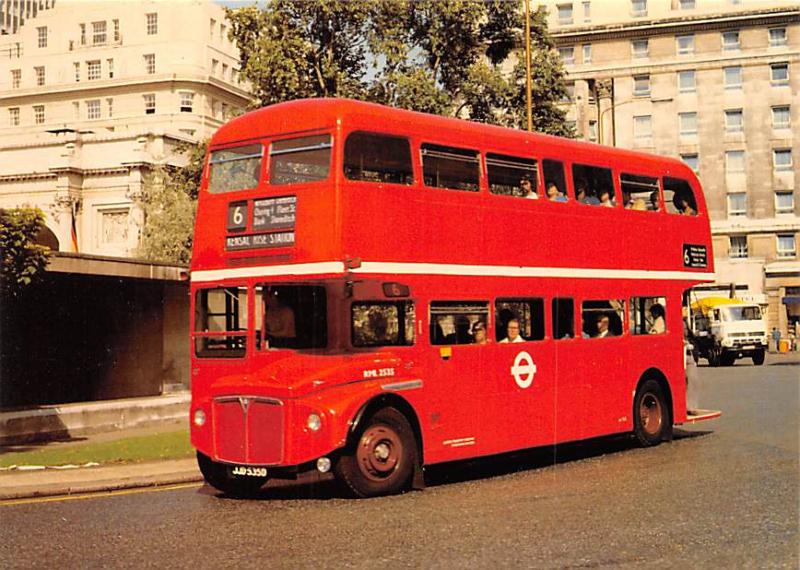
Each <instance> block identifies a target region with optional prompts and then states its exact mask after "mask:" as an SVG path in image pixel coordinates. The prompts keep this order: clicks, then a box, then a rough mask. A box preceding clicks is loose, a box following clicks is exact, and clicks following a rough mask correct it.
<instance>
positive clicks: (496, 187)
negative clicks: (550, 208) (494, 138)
mask: <svg viewBox="0 0 800 570" xmlns="http://www.w3.org/2000/svg"><path fill="white" fill-rule="evenodd" d="M538 173H539V165H538V164H537V162H536V160H534V159H532V158H519V157H516V156H504V155H502V154H487V155H486V174H487V176H488V178H489V191H490V192H491V193H492V194H501V195H503V196H519V197H522V198H539V187H538V179H539V174H538Z"/></svg>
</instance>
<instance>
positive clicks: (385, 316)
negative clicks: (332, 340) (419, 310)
mask: <svg viewBox="0 0 800 570" xmlns="http://www.w3.org/2000/svg"><path fill="white" fill-rule="evenodd" d="M351 324H352V327H353V328H352V339H353V346H409V345H412V344H414V303H412V302H411V301H398V302H395V303H387V302H368V303H353V306H352V308H351Z"/></svg>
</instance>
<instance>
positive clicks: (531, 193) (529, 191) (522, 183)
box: [519, 175, 539, 200]
mask: <svg viewBox="0 0 800 570" xmlns="http://www.w3.org/2000/svg"><path fill="white" fill-rule="evenodd" d="M519 188H520V190H522V197H523V198H527V199H529V200H538V199H539V194H537V193H536V191H535V190H534V189H533V184H531V178H530V176H527V175H526V176H523V177H522V178H520V179H519Z"/></svg>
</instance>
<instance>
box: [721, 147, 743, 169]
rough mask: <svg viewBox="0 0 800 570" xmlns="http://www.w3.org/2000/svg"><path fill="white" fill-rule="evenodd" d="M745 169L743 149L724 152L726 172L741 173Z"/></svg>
mask: <svg viewBox="0 0 800 570" xmlns="http://www.w3.org/2000/svg"><path fill="white" fill-rule="evenodd" d="M744 170H745V165H744V151H743V150H729V151H727V152H726V153H725V172H726V174H741V173H743V172H744Z"/></svg>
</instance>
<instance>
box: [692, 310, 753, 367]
mask: <svg viewBox="0 0 800 570" xmlns="http://www.w3.org/2000/svg"><path fill="white" fill-rule="evenodd" d="M690 331H691V342H692V344H693V345H694V359H695V362H696V361H697V360H698V359H699V358H705V359H707V360H708V363H709V365H711V366H730V365H732V364H733V363H734V362H735V361H736V359H737V358H752V359H753V364H756V365H761V364H764V355H765V354H766V351H767V342H768V341H767V326H766V323H765V322H764V318H763V314H762V312H761V307H759V306H758V305H757V304H755V303H748V302H746V301H742V300H739V299H728V298H724V297H706V298H704V299H700V300H698V301H696V302H694V303H692V305H691V319H690Z"/></svg>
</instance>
